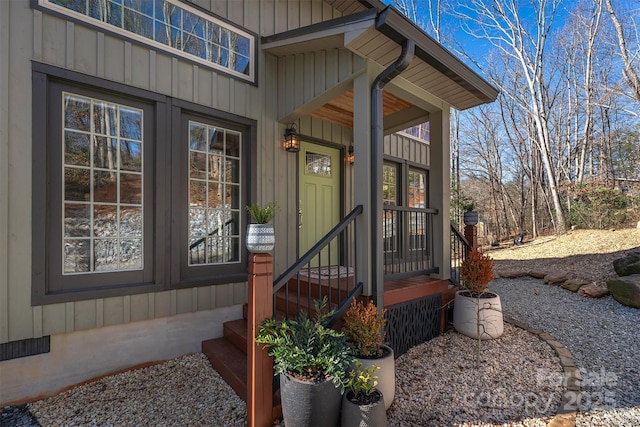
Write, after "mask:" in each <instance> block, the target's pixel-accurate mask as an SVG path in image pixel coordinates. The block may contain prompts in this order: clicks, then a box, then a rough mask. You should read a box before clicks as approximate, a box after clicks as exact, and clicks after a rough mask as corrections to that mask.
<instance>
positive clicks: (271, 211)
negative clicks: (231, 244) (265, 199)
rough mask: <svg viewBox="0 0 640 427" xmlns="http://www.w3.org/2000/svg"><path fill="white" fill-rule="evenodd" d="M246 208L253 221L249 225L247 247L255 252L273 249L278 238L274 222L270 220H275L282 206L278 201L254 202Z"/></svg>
mask: <svg viewBox="0 0 640 427" xmlns="http://www.w3.org/2000/svg"><path fill="white" fill-rule="evenodd" d="M245 208H246V210H247V213H248V214H249V216H250V217H251V220H252V221H253V222H252V223H251V224H249V225H247V237H246V239H247V241H246V245H247V249H248V250H249V252H254V253H264V252H269V251H271V250H273V248H274V246H275V242H276V239H275V232H274V229H273V224H269V222H271V221H273V219H274V218H275V216H276V213H277V212H278V211H279V210H280V206H279V205H278V204H277V203H276V202H271V203H267V204H266V205H264V206H261V205H259V204H257V203H254V204H253V205H250V206H246V207H245Z"/></svg>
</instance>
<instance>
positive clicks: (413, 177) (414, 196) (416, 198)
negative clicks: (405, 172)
mask: <svg viewBox="0 0 640 427" xmlns="http://www.w3.org/2000/svg"><path fill="white" fill-rule="evenodd" d="M426 177H427V175H426V173H425V172H420V171H415V170H410V171H409V207H412V208H425V207H427V198H426V195H427V190H426V186H427V183H426V181H427V179H426Z"/></svg>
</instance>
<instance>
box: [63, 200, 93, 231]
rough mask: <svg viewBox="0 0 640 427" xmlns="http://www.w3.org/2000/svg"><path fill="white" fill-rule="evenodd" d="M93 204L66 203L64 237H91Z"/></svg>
mask: <svg viewBox="0 0 640 427" xmlns="http://www.w3.org/2000/svg"><path fill="white" fill-rule="evenodd" d="M90 206H91V205H88V204H84V203H83V204H77V203H74V204H71V203H66V204H65V205H64V237H89V235H90V234H91V209H90Z"/></svg>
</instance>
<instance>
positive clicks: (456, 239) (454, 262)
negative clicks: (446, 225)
mask: <svg viewBox="0 0 640 427" xmlns="http://www.w3.org/2000/svg"><path fill="white" fill-rule="evenodd" d="M470 250H471V245H470V244H469V242H468V241H467V239H465V237H464V236H463V235H462V233H460V231H458V229H457V228H456V227H455V226H454V225H453V224H451V281H452V282H453V283H454V284H456V285H457V286H460V285H461V284H462V283H461V282H462V279H461V277H460V266H461V265H462V262H463V261H464V260H465V259H467V254H468V253H469V251H470Z"/></svg>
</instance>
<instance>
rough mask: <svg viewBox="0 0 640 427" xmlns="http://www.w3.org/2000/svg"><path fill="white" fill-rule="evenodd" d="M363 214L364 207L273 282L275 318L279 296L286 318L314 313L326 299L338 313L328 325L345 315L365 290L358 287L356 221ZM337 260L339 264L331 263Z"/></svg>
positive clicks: (353, 211) (348, 217)
mask: <svg viewBox="0 0 640 427" xmlns="http://www.w3.org/2000/svg"><path fill="white" fill-rule="evenodd" d="M361 213H362V205H359V206H356V207H355V208H354V209H353V210H352V211H351V212H350V213H349V214H348V215H347V216H346V217H344V219H343V220H342V221H340V222H339V223H338V224H337V225H336V226H335V227H333V228H332V229H331V231H329V232H328V233H327V234H326V235H325V236H324V237H323V238H322V239H320V241H319V242H318V243H316V244H315V245H314V246H313V247H312V248H311V249H309V250H308V251H307V253H305V254H304V255H303V256H302V257H300V259H298V261H296V263H295V264H293V265H292V266H291V267H289V268H288V269H287V270H286V271H285V272H284V273H282V274H281V275H280V277H278V278H277V279H276V280H275V281H274V283H273V298H274V301H273V307H274V315H277V313H276V311H277V310H278V296H279V297H280V301H281V304H280V311H282V312H284V315H285V316H286V317H287V318H288V317H289V316H290V315H291V314H294V313H298V312H299V311H300V310H301V309H302V310H310V309H312V308H313V301H314V300H316V299H322V298H324V297H327V300H328V309H329V310H331V309H335V310H336V313H335V314H334V315H333V316H332V317H331V318H330V319H329V321H328V324H329V326H330V325H332V324H333V323H334V322H335V321H336V320H337V319H339V318H341V317H342V316H343V315H344V313H345V312H346V311H347V309H348V308H349V304H350V303H351V300H352V299H353V298H355V297H357V296H358V295H360V294H361V293H362V288H363V285H362V282H360V283H356V277H357V275H356V273H357V271H358V265H357V262H356V260H357V256H356V254H357V252H356V251H357V245H356V242H357V241H358V237H357V233H356V227H355V219H356V218H357V216H358V215H360V214H361ZM332 251H333V253H332ZM336 251H337V252H338V253H337V256H336V253H335V252H336ZM336 259H337V260H338V262H337V264H336V263H335V261H334V262H332V261H331V260H336Z"/></svg>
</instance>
